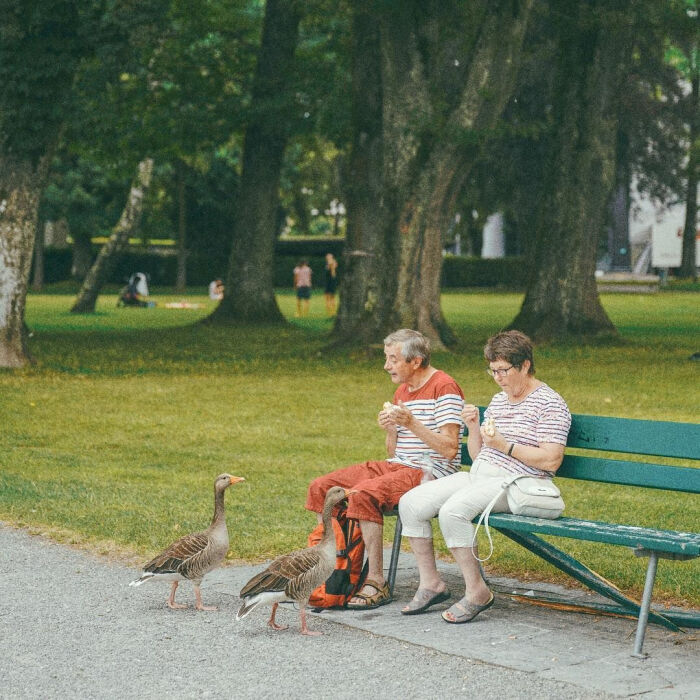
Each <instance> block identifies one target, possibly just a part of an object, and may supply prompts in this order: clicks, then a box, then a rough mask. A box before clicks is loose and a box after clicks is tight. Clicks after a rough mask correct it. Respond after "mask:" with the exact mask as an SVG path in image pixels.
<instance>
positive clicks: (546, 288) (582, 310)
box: [510, 0, 632, 341]
mask: <svg viewBox="0 0 700 700" xmlns="http://www.w3.org/2000/svg"><path fill="white" fill-rule="evenodd" d="M566 4H567V7H566V8H563V9H562V18H563V17H564V16H566V17H567V19H566V21H565V23H564V22H563V23H562V25H561V28H560V34H559V53H558V55H559V66H558V76H557V79H556V81H555V85H556V86H557V87H556V94H555V97H554V114H553V123H554V125H555V127H554V135H553V142H552V143H553V148H552V152H551V154H550V158H549V162H548V164H547V167H546V168H545V172H544V177H545V196H544V197H543V199H542V201H541V203H540V207H539V209H540V211H539V213H538V218H537V229H536V232H535V234H536V240H535V246H534V249H533V251H532V254H531V256H530V260H529V263H528V266H529V269H530V277H529V281H528V285H527V291H526V295H525V300H524V302H523V305H522V307H521V309H520V312H519V313H518V315H517V316H516V318H515V319H514V320H513V321H512V322H511V324H510V327H511V328H517V329H519V330H521V331H523V332H525V333H527V334H528V335H530V336H531V337H532V338H533V339H535V340H538V341H540V340H557V339H566V338H575V339H583V340H585V339H591V338H594V337H596V336H601V335H614V334H615V333H616V331H615V327H614V326H613V324H612V322H611V321H610V319H609V318H608V316H607V314H606V313H605V310H604V309H603V307H602V305H601V303H600V298H599V296H598V289H597V286H596V281H595V264H596V257H597V246H598V240H599V236H600V233H601V231H602V230H603V227H604V223H605V221H604V213H605V210H606V203H607V202H608V199H609V196H610V192H611V190H612V187H613V184H614V181H615V160H616V159H615V143H616V142H615V139H616V132H617V121H616V116H615V110H616V107H617V105H616V103H615V97H616V95H617V94H618V92H619V90H620V89H621V88H622V80H623V79H624V77H625V63H626V59H627V58H628V53H629V50H630V43H631V42H630V34H631V32H632V28H631V24H624V22H625V21H627V22H629V20H630V18H629V14H630V13H629V3H626V4H625V8H624V9H623V8H621V7H620V6H619V3H618V4H616V5H615V10H616V12H614V13H613V12H610V13H606V9H608V8H609V7H610V6H611V4H614V3H611V2H610V3H608V4H607V7H606V2H598V3H581V4H579V3H578V2H577V0H570V1H569V2H567V3H566ZM572 18H574V19H573V21H572ZM601 18H605V19H601ZM618 22H619V24H618Z"/></svg>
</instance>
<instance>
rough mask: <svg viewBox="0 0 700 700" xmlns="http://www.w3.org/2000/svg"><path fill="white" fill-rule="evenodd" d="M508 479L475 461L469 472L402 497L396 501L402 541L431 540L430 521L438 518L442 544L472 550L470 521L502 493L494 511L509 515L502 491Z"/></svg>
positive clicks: (429, 483) (500, 471)
mask: <svg viewBox="0 0 700 700" xmlns="http://www.w3.org/2000/svg"><path fill="white" fill-rule="evenodd" d="M508 476H510V474H509V472H507V471H506V470H505V469H502V468H501V467H495V466H493V465H492V464H491V463H489V462H487V461H486V460H485V459H479V458H477V459H476V460H475V461H474V464H473V465H472V468H471V471H468V472H457V473H456V474H450V476H444V477H442V478H441V479H435V480H434V481H427V482H426V483H424V484H421V485H420V486H416V487H415V488H413V489H411V490H410V491H408V492H407V493H405V494H404V495H403V496H402V497H401V500H400V501H399V515H400V516H401V523H402V525H403V532H402V534H403V535H404V536H405V537H425V538H431V537H432V536H433V530H432V526H431V523H430V521H431V519H432V518H434V517H435V516H436V515H437V516H438V518H439V522H440V529H441V530H442V534H443V537H444V538H445V544H447V546H448V547H449V548H450V549H452V548H453V547H471V546H472V540H473V537H474V526H473V525H472V520H473V519H474V518H475V517H476V516H477V515H479V513H481V512H482V511H483V510H484V509H485V508H486V506H487V505H488V504H489V503H490V502H491V499H492V498H493V497H494V496H495V495H496V494H497V493H498V492H499V491H501V496H500V498H499V499H498V500H497V501H496V503H495V504H494V507H493V512H494V513H509V512H510V509H509V508H508V498H507V496H506V492H505V490H503V489H502V485H503V482H504V481H505V480H506V479H507V478H508Z"/></svg>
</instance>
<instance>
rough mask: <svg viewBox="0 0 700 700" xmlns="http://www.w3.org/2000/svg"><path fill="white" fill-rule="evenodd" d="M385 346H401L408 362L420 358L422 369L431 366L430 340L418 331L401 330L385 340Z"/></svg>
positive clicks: (404, 357)
mask: <svg viewBox="0 0 700 700" xmlns="http://www.w3.org/2000/svg"><path fill="white" fill-rule="evenodd" d="M384 345H400V346H401V355H402V356H403V359H404V360H406V362H410V361H411V360H413V359H414V358H416V357H420V358H421V363H420V366H421V367H427V366H428V365H429V364H430V340H428V338H426V337H425V336H424V335H423V334H422V333H419V332H418V331H413V330H411V329H410V328H401V329H400V330H398V331H394V332H393V333H390V334H389V335H388V336H387V337H386V338H384Z"/></svg>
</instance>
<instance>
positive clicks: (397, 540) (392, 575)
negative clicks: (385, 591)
mask: <svg viewBox="0 0 700 700" xmlns="http://www.w3.org/2000/svg"><path fill="white" fill-rule="evenodd" d="M402 529H403V526H402V525H401V516H400V515H397V516H396V532H395V533H394V544H393V545H392V546H391V561H390V562H389V572H388V573H387V576H386V582H387V583H388V584H389V593H390V595H392V596H393V595H394V582H395V581H396V569H397V568H398V566H399V554H400V553H401V530H402Z"/></svg>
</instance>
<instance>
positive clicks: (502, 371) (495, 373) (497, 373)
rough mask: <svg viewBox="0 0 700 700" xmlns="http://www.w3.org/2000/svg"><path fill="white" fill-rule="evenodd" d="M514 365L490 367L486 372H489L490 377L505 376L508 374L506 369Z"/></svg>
mask: <svg viewBox="0 0 700 700" xmlns="http://www.w3.org/2000/svg"><path fill="white" fill-rule="evenodd" d="M513 367H515V365H511V366H510V367H503V368H502V369H491V368H490V367H489V368H488V369H487V370H486V372H487V373H488V374H490V375H491V376H492V377H505V376H506V374H508V371H509V370H511V369H513Z"/></svg>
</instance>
